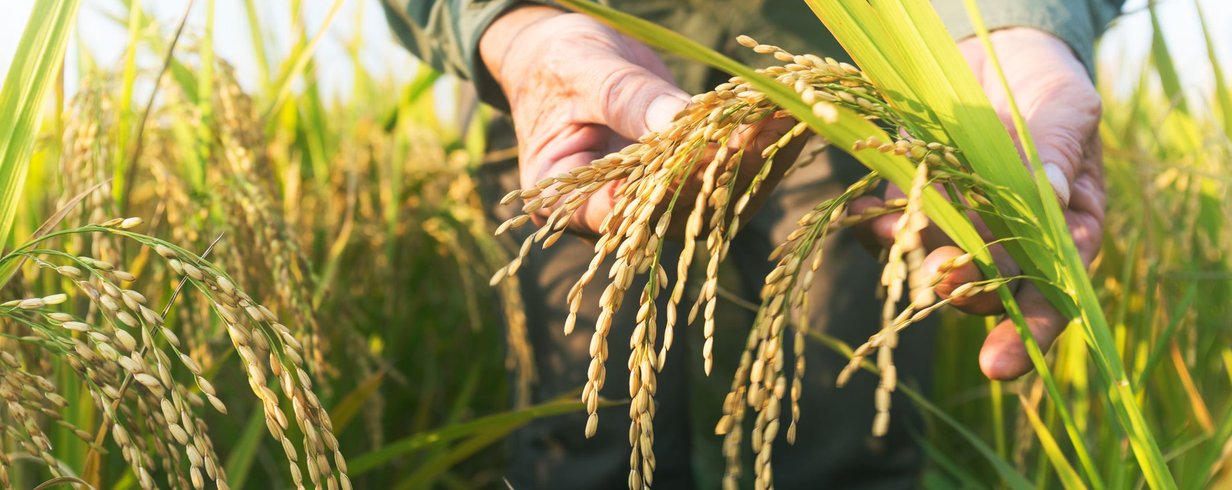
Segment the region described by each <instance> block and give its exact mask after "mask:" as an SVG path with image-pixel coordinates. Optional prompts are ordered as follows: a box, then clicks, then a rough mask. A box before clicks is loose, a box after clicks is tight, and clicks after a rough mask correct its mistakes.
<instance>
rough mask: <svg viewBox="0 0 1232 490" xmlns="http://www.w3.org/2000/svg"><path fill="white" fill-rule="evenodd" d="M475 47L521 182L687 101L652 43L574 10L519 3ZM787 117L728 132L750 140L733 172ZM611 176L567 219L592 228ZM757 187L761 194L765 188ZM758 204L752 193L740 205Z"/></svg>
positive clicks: (609, 191)
mask: <svg viewBox="0 0 1232 490" xmlns="http://www.w3.org/2000/svg"><path fill="white" fill-rule="evenodd" d="M480 55H481V57H482V58H483V60H484V63H485V65H486V66H487V68H488V70H489V72H491V73H492V75H493V78H494V79H495V80H496V82H497V84H498V85H500V87H501V89H502V91H503V92H504V94H505V96H506V98H507V100H508V101H509V105H510V112H511V115H512V116H513V123H514V129H515V131H516V133H517V139H518V156H519V158H520V165H519V171H520V177H521V184H522V187H524V188H525V187H531V186H533V185H534V184H535V183H536V182H538V181H539V180H541V179H543V178H545V177H550V176H553V175H559V174H563V173H566V172H568V171H569V170H572V169H574V168H577V167H581V166H584V165H589V164H590V163H591V162H592V161H594V160H596V159H598V158H600V157H602V156H604V155H606V154H608V153H611V152H614V151H618V150H620V149H621V148H623V147H625V146H627V145H628V144H630V143H632V142H634V141H636V140H637V139H638V138H640V137H641V136H642V135H644V134H646V133H647V132H649V131H661V130H664V129H666V128H668V127H669V126H670V125H671V121H672V118H673V117H674V116H675V115H676V114H677V113H678V112H680V110H681V109H683V108H684V107H685V106H686V105H688V103H689V95H688V94H686V93H685V92H684V91H682V90H680V88H678V87H677V86H676V84H675V83H674V82H673V81H672V76H671V74H670V73H669V72H668V70H667V67H666V66H665V65H664V64H663V61H662V60H661V59H660V58H659V56H658V55H657V54H655V52H654V51H652V50H651V49H650V48H649V47H647V46H646V45H644V44H642V43H640V42H637V41H634V40H632V39H630V38H628V37H626V36H624V35H621V34H620V33H618V32H616V31H614V30H612V29H611V28H609V27H607V26H605V25H603V24H601V23H599V22H598V21H595V20H594V19H592V18H590V17H587V16H585V15H582V14H574V13H565V12H561V11H559V10H556V9H553V8H549V7H543V6H525V7H521V8H517V9H515V10H513V11H510V12H508V13H506V14H504V15H502V16H501V17H500V18H498V19H497V20H496V21H495V22H493V24H492V25H491V26H490V27H489V28H488V30H487V31H485V33H484V36H483V38H482V39H481V40H480ZM794 124H795V121H793V120H791V119H790V118H782V119H773V118H772V119H767V120H764V121H761V122H759V123H757V124H754V125H751V126H749V127H747V128H744V129H743V130H741V131H740V132H739V134H738V137H736V138H732V140H733V141H731V143H730V145H731V146H732V147H733V148H736V147H739V146H741V145H743V144H744V143H745V142H749V141H751V143H750V145H751V147H752V148H753V149H755V150H757V151H748V152H746V153H745V155H746V156H745V160H744V161H743V162H742V164H741V169H742V172H741V173H740V175H739V176H738V177H737V181H738V182H741V181H743V182H747V181H749V180H750V179H752V177H753V175H754V174H756V170H757V168H758V167H760V165H761V163H762V161H761V159H760V157H759V155H760V154H761V149H762V148H765V147H766V146H769V145H771V144H773V143H774V142H776V141H777V140H778V139H779V137H780V136H782V135H783V134H785V133H786V132H787V131H789V130H791V127H792V126H793V125H794ZM750 139H751V140H750ZM801 140H803V139H802V138H801ZM800 147H801V142H797V143H794V144H792V145H789V146H788V147H787V148H784V149H783V150H781V151H780V152H779V154H778V156H777V157H776V158H775V162H776V165H775V167H774V170H773V171H772V172H771V175H770V177H769V178H768V179H767V181H766V183H765V184H764V185H765V186H766V188H773V186H774V185H775V184H776V183H777V181H778V180H779V179H780V178H781V177H782V174H783V173H784V172H785V171H786V170H787V168H789V167H790V166H791V164H792V163H793V162H794V160H795V158H796V156H797V155H798V154H799V151H800ZM710 151H714V149H711V150H710ZM699 182H700V181H698V182H695V183H694V184H695V185H694V186H686V188H685V189H683V190H682V193H681V194H682V195H681V198H680V199H679V200H678V205H677V210H676V211H675V212H673V217H674V219H673V226H672V228H671V230H672V231H674V232H675V234H676V235H677V236H678V235H679V234H680V233H681V232H682V231H683V226H682V225H683V219H680V218H681V217H684V216H688V212H689V209H688V208H690V207H691V206H692V203H693V201H694V200H693V198H692V196H693V195H695V190H696V184H698V183H699ZM618 184H619V183H618V182H616V183H612V184H609V185H608V186H607V187H606V188H604V189H602V190H600V191H599V192H597V193H596V194H595V195H594V196H593V197H592V198H591V199H589V200H588V201H587V202H586V203H585V204H583V206H582V208H581V209H579V210H578V212H577V214H576V215H575V216H574V219H573V222H572V223H570V225H571V229H573V230H574V231H575V232H578V233H580V234H583V235H587V234H594V233H595V232H596V231H597V229H598V228H599V225H600V223H602V222H603V219H604V217H606V216H607V214H608V211H610V210H611V209H612V206H613V204H614V198H613V193H614V192H615V190H616V187H617V186H618ZM760 194H761V197H762V198H763V199H764V197H765V196H768V195H769V192H762V193H760ZM757 204H758V202H757V200H754V202H753V203H751V204H750V206H748V207H747V208H746V209H747V211H746V214H747V213H749V212H752V211H753V210H755V209H756V208H757ZM549 213H550V208H549V209H545V210H542V211H541V214H542V215H543V216H546V215H547V214H549ZM677 222H678V223H677Z"/></svg>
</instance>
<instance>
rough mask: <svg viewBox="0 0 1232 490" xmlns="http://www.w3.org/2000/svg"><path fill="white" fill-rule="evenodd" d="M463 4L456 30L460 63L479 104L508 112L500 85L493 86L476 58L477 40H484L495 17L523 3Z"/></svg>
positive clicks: (513, 0)
mask: <svg viewBox="0 0 1232 490" xmlns="http://www.w3.org/2000/svg"><path fill="white" fill-rule="evenodd" d="M463 3H464V4H465V6H464V7H463V11H462V12H459V14H460V15H459V18H461V19H463V21H462V25H461V26H459V27H460V32H459V34H460V36H459V40H460V41H461V42H462V46H461V48H462V56H463V62H464V63H466V70H467V72H468V73H470V75H471V82H472V83H474V84H475V92H476V93H477V94H478V96H479V100H480V101H482V102H484V103H487V104H489V105H491V106H493V107H496V108H497V109H500V110H502V111H505V112H508V111H509V101H507V100H505V93H504V92H502V91H501V88H500V85H498V84H497V83H496V79H494V78H492V74H491V73H489V72H488V68H487V66H486V65H484V63H483V59H482V58H481V57H480V56H479V38H481V37H483V33H484V31H486V30H488V26H490V25H492V22H493V21H495V20H496V18H497V17H500V15H501V14H503V13H505V12H507V11H509V9H512V8H513V7H515V6H517V5H518V4H520V3H525V2H522V1H519V0H495V1H488V2H463Z"/></svg>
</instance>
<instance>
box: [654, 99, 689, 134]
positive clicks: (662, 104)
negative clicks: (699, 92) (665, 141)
mask: <svg viewBox="0 0 1232 490" xmlns="http://www.w3.org/2000/svg"><path fill="white" fill-rule="evenodd" d="M687 105H689V101H687V100H683V99H681V98H680V97H677V96H674V95H668V94H663V95H660V96H658V97H655V100H653V101H651V102H650V107H647V108H646V129H649V130H651V131H654V132H656V133H657V132H662V131H665V130H667V128H670V127H671V126H672V121H674V120H675V119H676V114H679V113H680V111H681V110H684V108H685V106H687Z"/></svg>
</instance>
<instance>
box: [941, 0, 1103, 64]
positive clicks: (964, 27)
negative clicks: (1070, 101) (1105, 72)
mask: <svg viewBox="0 0 1232 490" xmlns="http://www.w3.org/2000/svg"><path fill="white" fill-rule="evenodd" d="M976 3H977V4H978V5H979V8H980V14H981V15H982V16H983V17H984V24H985V25H986V26H987V27H988V30H989V31H993V30H996V29H1002V28H1006V27H1030V28H1034V29H1039V30H1041V31H1044V32H1047V33H1049V34H1052V35H1054V36H1056V37H1058V38H1060V39H1061V40H1062V41H1065V43H1066V44H1068V45H1069V47H1070V49H1072V50H1073V51H1074V54H1075V55H1077V56H1078V60H1079V61H1081V62H1082V65H1083V66H1084V67H1086V69H1087V74H1088V75H1091V74H1094V73H1095V69H1094V66H1095V62H1094V59H1095V38H1096V36H1098V35H1099V34H1100V33H1102V32H1103V30H1104V27H1105V24H1106V23H1107V22H1108V21H1109V20H1111V16H1112V15H1111V14H1110V13H1108V12H1096V13H1093V12H1092V9H1093V8H1095V9H1098V8H1099V7H1100V6H1092V5H1090V2H1089V1H1086V0H1031V1H1023V0H977V2H976ZM934 5H935V6H936V8H937V12H938V13H939V14H940V15H941V19H942V20H943V21H944V22H945V27H946V28H947V29H949V31H950V35H951V36H953V38H954V39H955V40H960V39H964V38H967V37H970V36H973V35H975V28H974V27H973V26H972V25H971V20H970V17H969V16H968V15H967V9H966V8H965V7H964V6H963V2H961V1H959V0H949V1H938V2H936V3H934ZM1101 6H1102V7H1105V8H1106V9H1108V10H1114V9H1115V8H1114V7H1112V6H1111V5H1101Z"/></svg>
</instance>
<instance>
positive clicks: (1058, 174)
mask: <svg viewBox="0 0 1232 490" xmlns="http://www.w3.org/2000/svg"><path fill="white" fill-rule="evenodd" d="M1044 175H1045V176H1047V177H1048V182H1049V183H1051V184H1052V189H1053V190H1054V191H1056V193H1057V199H1060V200H1061V207H1062V208H1065V207H1068V206H1069V185H1070V184H1069V178H1068V177H1066V176H1065V172H1064V171H1062V170H1061V166H1060V165H1057V164H1055V163H1045V164H1044Z"/></svg>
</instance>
